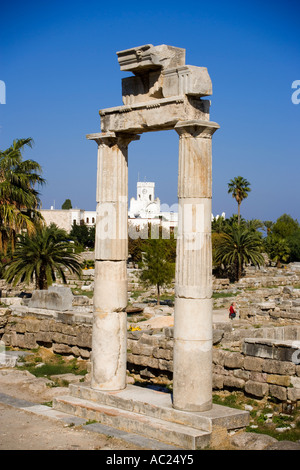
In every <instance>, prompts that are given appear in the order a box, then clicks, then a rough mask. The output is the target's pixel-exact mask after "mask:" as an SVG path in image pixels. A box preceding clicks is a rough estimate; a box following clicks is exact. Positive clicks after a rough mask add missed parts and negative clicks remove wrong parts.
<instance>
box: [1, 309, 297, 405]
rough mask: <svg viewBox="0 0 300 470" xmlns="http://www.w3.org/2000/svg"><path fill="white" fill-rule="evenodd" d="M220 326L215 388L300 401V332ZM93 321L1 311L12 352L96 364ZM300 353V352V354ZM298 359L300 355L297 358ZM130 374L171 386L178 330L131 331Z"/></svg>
mask: <svg viewBox="0 0 300 470" xmlns="http://www.w3.org/2000/svg"><path fill="white" fill-rule="evenodd" d="M239 323H240V327H239V328H235V327H234V326H235V323H234V322H233V323H216V324H214V330H213V343H214V348H213V389H214V390H240V391H244V392H245V393H246V394H248V395H250V396H253V397H256V398H263V397H267V396H272V397H274V398H276V399H278V400H280V401H283V402H285V401H289V402H297V401H299V400H300V353H299V354H298V352H299V350H300V327H297V326H284V327H266V328H253V327H252V326H251V325H249V323H246V322H245V323H244V325H243V323H242V322H241V321H239ZM91 337H92V317H91V315H90V314H86V313H80V312H77V313H74V312H73V313H71V312H54V311H52V312H51V311H48V310H44V311H42V309H30V310H29V309H28V307H24V306H23V307H22V306H17V307H14V314H12V313H11V311H10V309H9V308H2V309H0V340H2V341H3V342H4V344H5V345H6V346H7V347H8V346H11V347H18V348H25V349H35V348H37V347H39V346H44V347H48V348H50V349H51V350H52V351H53V352H55V353H58V354H63V355H74V356H76V357H81V358H83V359H90V355H91ZM298 348H299V349H298ZM293 354H294V356H293ZM127 370H128V373H129V375H131V376H132V377H133V378H134V380H139V381H148V382H152V383H155V384H163V385H168V384H171V382H172V374H173V328H172V327H167V328H163V329H162V328H160V329H149V330H139V329H137V330H135V329H134V328H133V329H131V330H129V331H128V342H127Z"/></svg>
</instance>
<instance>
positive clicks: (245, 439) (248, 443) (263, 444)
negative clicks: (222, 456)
mask: <svg viewBox="0 0 300 470" xmlns="http://www.w3.org/2000/svg"><path fill="white" fill-rule="evenodd" d="M230 442H231V444H232V445H233V446H235V447H237V448H238V449H241V450H243V449H245V450H265V449H270V446H272V445H273V444H276V443H277V442H278V441H277V439H275V438H274V437H271V436H268V435H264V434H260V435H258V434H255V433H251V432H240V433H237V434H235V435H234V436H232V437H231V439H230Z"/></svg>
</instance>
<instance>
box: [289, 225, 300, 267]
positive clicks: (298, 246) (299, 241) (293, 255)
mask: <svg viewBox="0 0 300 470" xmlns="http://www.w3.org/2000/svg"><path fill="white" fill-rule="evenodd" d="M287 242H288V245H289V249H290V258H289V260H290V261H300V229H298V230H297V231H296V232H294V233H292V235H290V236H289V237H288V239H287Z"/></svg>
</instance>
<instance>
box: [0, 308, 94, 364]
mask: <svg viewBox="0 0 300 470" xmlns="http://www.w3.org/2000/svg"><path fill="white" fill-rule="evenodd" d="M14 311H15V314H11V312H10V310H9V309H7V308H2V309H0V340H2V341H3V342H4V344H5V346H7V347H8V346H10V347H17V348H24V349H36V348H38V347H39V346H45V347H47V348H50V349H51V350H52V351H53V352H54V353H57V354H68V355H71V354H72V355H74V356H76V357H81V358H82V359H89V358H90V352H91V345H92V339H91V338H92V324H91V323H92V320H91V315H86V314H80V313H77V314H74V313H68V312H54V311H50V310H45V311H42V309H31V310H28V308H26V307H17V308H15V309H14Z"/></svg>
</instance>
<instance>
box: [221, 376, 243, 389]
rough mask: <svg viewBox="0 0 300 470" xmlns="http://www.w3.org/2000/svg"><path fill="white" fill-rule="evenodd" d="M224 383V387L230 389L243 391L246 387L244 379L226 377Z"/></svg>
mask: <svg viewBox="0 0 300 470" xmlns="http://www.w3.org/2000/svg"><path fill="white" fill-rule="evenodd" d="M223 382H224V386H225V387H229V388H237V389H243V388H244V387H245V381H244V380H243V379H239V378H237V377H233V376H230V375H224V379H223Z"/></svg>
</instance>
